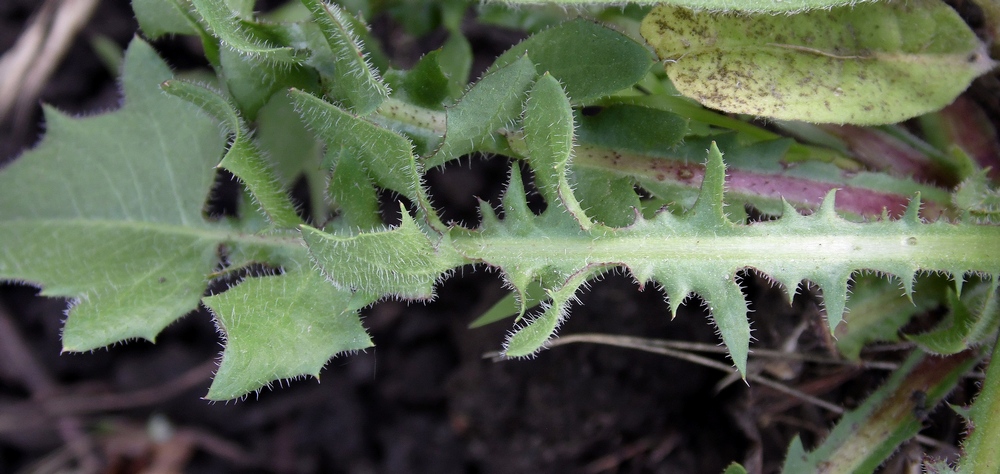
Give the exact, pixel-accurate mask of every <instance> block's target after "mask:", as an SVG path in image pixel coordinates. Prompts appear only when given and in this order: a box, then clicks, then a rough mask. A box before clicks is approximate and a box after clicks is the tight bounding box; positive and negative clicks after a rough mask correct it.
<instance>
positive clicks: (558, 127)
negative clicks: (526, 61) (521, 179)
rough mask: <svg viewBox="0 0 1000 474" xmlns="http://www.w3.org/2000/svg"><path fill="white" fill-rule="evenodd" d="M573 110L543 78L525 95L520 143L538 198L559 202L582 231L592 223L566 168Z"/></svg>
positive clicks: (552, 81) (554, 84)
mask: <svg viewBox="0 0 1000 474" xmlns="http://www.w3.org/2000/svg"><path fill="white" fill-rule="evenodd" d="M573 129H574V125H573V110H572V109H571V108H570V105H569V98H568V97H566V93H565V92H563V89H562V86H560V85H559V81H557V80H556V79H555V78H554V77H552V76H551V75H550V74H547V73H546V74H543V75H542V77H541V78H539V79H538V81H536V82H535V86H534V87H533V88H532V89H531V92H529V94H528V102H527V103H526V104H525V110H524V141H525V146H526V148H527V153H528V162H529V163H530V165H531V168H532V169H533V170H534V171H535V181H536V183H537V185H538V188H539V190H540V191H541V193H542V196H543V197H545V200H546V201H548V202H550V203H555V202H556V201H557V200H558V201H561V203H562V206H564V207H565V208H566V209H567V210H568V211H569V212H570V213H571V214H573V217H574V218H576V220H577V221H578V222H579V223H580V226H581V227H582V228H584V229H589V228H591V227H593V225H594V223H593V222H592V221H591V220H590V218H589V217H587V214H586V213H585V212H584V210H583V208H581V207H580V203H579V202H578V201H577V200H576V196H575V195H574V194H573V187H572V186H571V185H570V183H569V180H568V179H567V178H568V175H567V173H568V167H569V163H570V160H571V159H572V155H573Z"/></svg>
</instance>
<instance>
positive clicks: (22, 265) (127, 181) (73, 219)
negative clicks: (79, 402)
mask: <svg viewBox="0 0 1000 474" xmlns="http://www.w3.org/2000/svg"><path fill="white" fill-rule="evenodd" d="M170 78H171V72H170V69H169V68H168V67H167V65H166V64H164V63H163V61H162V60H161V59H160V58H159V57H157V55H156V53H155V52H154V51H153V49H152V48H151V47H150V46H149V45H148V44H146V43H145V42H143V41H142V40H140V39H135V40H133V41H132V43H131V44H130V46H129V48H128V51H127V52H126V57H125V65H124V73H123V79H122V81H123V88H124V92H125V105H124V106H123V107H122V108H121V109H120V110H118V111H116V112H113V113H109V114H106V115H101V116H96V117H88V118H79V119H73V118H70V117H67V116H65V115H62V114H60V113H59V112H56V111H55V110H53V109H49V108H47V109H46V119H47V123H48V125H47V127H48V133H47V134H46V136H45V138H44V139H43V140H42V142H41V144H40V145H39V146H38V147H36V148H35V149H34V150H32V151H29V152H27V153H25V154H24V155H23V156H22V157H21V158H20V159H18V160H17V161H15V162H14V163H12V164H10V165H9V166H8V167H6V168H5V169H3V171H2V172H0V202H3V206H0V241H2V242H4V245H3V251H2V252H0V279H2V280H18V281H27V282H31V283H33V284H37V285H41V286H42V287H43V288H44V290H43V294H45V295H49V296H64V297H69V298H74V299H75V302H74V304H73V305H72V306H71V308H70V310H69V312H68V318H67V320H66V326H65V329H64V331H63V346H64V348H65V350H69V351H85V350H91V349H95V348H99V347H103V346H106V345H109V344H112V343H115V342H117V341H121V340H126V339H132V338H137V337H141V338H145V339H149V340H153V339H155V337H156V335H157V334H158V333H159V332H160V330H162V329H163V328H164V327H165V326H167V325H168V324H170V323H172V322H173V321H174V320H176V319H177V318H179V317H181V316H183V315H185V314H187V313H188V312H190V311H192V310H194V309H195V308H197V306H198V301H199V300H200V298H201V295H202V293H203V292H204V291H205V289H206V287H207V281H206V275H207V274H209V273H210V272H211V271H212V269H213V268H214V267H215V265H216V264H217V262H218V255H217V253H216V251H217V248H218V246H219V245H220V243H222V242H223V241H224V240H225V239H226V238H227V234H226V233H225V231H224V229H223V228H221V227H219V226H217V225H214V224H211V223H209V222H207V221H205V219H204V218H203V217H202V207H203V204H204V199H205V196H206V195H207V194H208V191H209V189H210V187H211V185H212V181H213V178H214V175H215V171H214V165H215V163H216V162H217V161H218V157H219V156H221V154H222V151H223V145H224V142H223V139H222V137H221V136H220V135H219V133H218V129H217V127H216V125H215V124H214V123H213V121H212V119H210V118H209V117H207V116H205V115H204V114H203V113H201V112H200V111H198V110H197V109H196V108H195V107H193V106H191V105H190V104H187V103H186V102H184V101H183V100H180V99H178V98H175V97H170V96H167V95H164V94H163V93H162V92H161V91H160V90H159V87H157V85H158V84H160V83H161V82H163V81H165V80H168V79H170ZM175 137H185V138H184V139H183V140H177V139H176V138H175Z"/></svg>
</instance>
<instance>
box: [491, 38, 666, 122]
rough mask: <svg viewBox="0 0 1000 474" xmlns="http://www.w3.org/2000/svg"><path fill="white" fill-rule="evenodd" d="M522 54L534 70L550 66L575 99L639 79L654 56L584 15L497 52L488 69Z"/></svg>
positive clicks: (604, 92) (540, 71)
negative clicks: (529, 60)
mask: <svg viewBox="0 0 1000 474" xmlns="http://www.w3.org/2000/svg"><path fill="white" fill-rule="evenodd" d="M525 54H527V55H528V57H529V58H531V61H532V62H534V63H535V68H536V70H537V71H538V74H540V75H541V74H544V73H546V72H548V73H549V74H552V76H553V77H555V78H556V79H558V80H559V82H560V83H562V84H563V86H564V87H565V88H566V94H567V95H569V97H570V99H572V101H573V103H574V104H581V103H586V102H588V101H591V100H594V99H596V98H599V97H602V96H606V95H610V94H613V93H615V92H618V91H619V90H622V89H624V88H626V87H629V86H631V85H633V84H635V83H636V82H639V80H640V79H642V78H643V76H645V75H646V73H647V72H649V69H650V67H651V66H652V65H653V58H652V57H651V55H650V54H649V51H648V50H647V49H646V48H645V47H644V46H642V45H641V44H639V43H636V42H635V41H634V40H632V39H631V38H629V37H627V36H625V35H623V34H621V33H619V32H617V31H615V30H612V29H610V28H606V27H603V26H601V25H598V24H596V23H593V22H591V21H588V20H583V19H576V20H572V21H569V22H566V23H562V24H560V25H558V26H555V27H553V28H550V29H547V30H545V31H542V32H541V33H538V34H536V35H534V36H532V37H530V38H528V39H526V40H524V41H522V42H521V43H519V44H517V45H516V46H514V47H513V48H511V49H509V50H507V51H506V52H505V53H503V54H502V55H501V56H500V57H499V58H497V60H496V62H495V63H494V64H493V66H491V67H490V71H495V70H497V69H498V68H501V67H504V66H507V65H509V64H511V63H513V62H515V61H517V60H518V58H520V57H522V56H524V55H525Z"/></svg>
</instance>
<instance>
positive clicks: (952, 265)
mask: <svg viewBox="0 0 1000 474" xmlns="http://www.w3.org/2000/svg"><path fill="white" fill-rule="evenodd" d="M705 169H706V172H705V177H704V179H703V182H702V189H701V193H700V194H699V198H698V200H697V201H696V202H695V204H694V205H693V206H691V207H690V208H688V209H687V210H685V211H684V213H683V214H681V215H674V214H671V213H669V212H660V213H659V214H657V215H656V216H654V217H653V218H651V219H645V218H642V217H641V216H637V217H636V220H635V223H633V224H632V225H631V226H628V227H624V228H620V229H616V228H609V227H606V226H603V225H597V224H595V225H594V226H593V227H592V228H591V229H589V230H583V229H582V228H581V226H580V224H579V223H578V222H577V221H576V220H575V219H574V218H573V217H572V215H571V214H570V213H569V212H568V211H567V210H566V209H565V207H563V206H562V204H561V201H557V202H556V203H555V205H553V203H549V206H548V207H547V208H546V210H545V211H544V212H543V213H542V214H541V215H537V216H536V215H534V214H533V213H532V212H531V211H530V210H529V209H528V206H527V203H526V202H525V191H524V187H523V185H522V184H521V183H520V174H519V172H518V171H517V168H514V169H513V170H512V179H511V185H510V186H509V187H508V190H507V193H506V194H505V196H504V202H503V205H504V215H505V217H504V219H503V220H500V219H498V218H497V216H496V214H495V212H494V211H493V210H492V209H491V208H490V207H489V206H483V207H482V214H483V225H482V227H481V228H480V229H479V230H476V231H458V230H452V231H451V232H450V233H449V234H448V236H447V237H449V238H450V240H451V242H452V245H453V246H454V248H455V249H456V250H457V251H458V252H459V253H461V254H462V255H463V256H465V258H466V259H467V260H468V261H469V262H477V263H485V264H487V265H490V266H492V267H494V268H498V269H500V270H501V271H503V273H504V276H505V279H506V281H507V282H508V284H510V285H511V286H512V287H513V288H515V290H517V291H518V292H519V293H521V295H523V294H524V292H525V288H526V287H527V285H528V284H529V283H530V282H531V281H536V280H537V281H540V282H541V283H542V287H543V288H545V289H546V290H548V291H549V292H550V295H551V294H553V292H559V295H560V298H561V300H560V301H557V303H560V304H555V305H552V306H551V307H550V308H548V309H550V311H546V312H543V317H541V318H532V319H531V321H532V323H537V324H533V325H529V326H528V328H531V329H529V332H531V334H530V335H526V336H524V337H523V338H521V339H516V341H517V342H518V346H517V349H518V354H524V353H530V349H532V348H531V347H530V345H531V344H529V343H540V342H544V338H541V337H539V332H544V331H541V330H542V329H545V330H548V331H554V330H555V328H556V327H557V326H558V323H559V321H561V320H562V319H563V317H564V311H565V307H566V303H567V302H569V301H570V299H569V296H568V295H570V294H571V293H572V292H574V291H575V289H576V288H577V287H578V286H579V285H578V284H577V283H575V280H573V279H574V278H576V277H577V276H578V275H580V274H589V275H590V276H592V275H593V274H592V273H591V272H592V271H594V270H595V269H599V270H600V269H604V268H607V267H624V268H627V269H628V270H629V271H630V273H632V274H633V275H634V277H635V279H636V281H638V282H640V283H646V282H650V281H652V282H654V283H656V284H658V285H659V286H661V287H662V288H664V290H665V291H666V293H667V294H668V295H669V297H670V298H671V310H672V312H673V313H674V314H676V310H677V307H678V306H679V305H680V303H681V302H683V301H684V300H685V299H686V298H687V296H688V295H689V294H691V293H695V294H699V295H701V296H702V298H703V299H704V300H705V301H706V303H707V306H708V308H709V310H710V311H711V314H712V318H713V320H714V321H715V323H716V325H717V326H718V329H719V332H720V334H721V335H722V339H723V341H724V342H725V343H726V345H727V347H728V348H729V350H730V353H731V356H732V358H733V361H734V363H735V364H736V366H737V368H738V369H739V370H741V371H742V370H744V368H745V364H746V356H747V352H748V345H749V339H750V328H749V324H748V322H747V319H746V312H747V306H746V301H745V298H744V296H743V294H742V292H741V291H740V286H739V284H738V282H737V278H736V275H737V273H738V272H739V271H742V270H744V269H748V268H750V269H754V270H757V271H759V272H761V273H763V274H765V275H768V276H770V277H771V278H772V279H773V280H774V281H776V282H778V283H781V284H782V286H784V287H785V288H786V289H787V290H788V293H789V296H791V295H792V294H793V292H794V289H795V288H797V287H798V285H799V283H800V282H802V281H803V280H808V281H811V282H813V283H815V284H816V285H817V286H819V287H820V288H821V289H822V291H823V298H824V305H825V307H826V310H827V320H828V323H829V325H830V328H831V330H833V329H834V328H836V327H837V325H838V324H839V323H840V322H841V320H842V317H843V313H844V307H845V304H846V300H847V289H848V281H849V280H850V278H851V275H852V274H853V273H855V272H857V271H863V270H871V271H874V272H879V273H882V274H891V275H896V276H898V277H899V278H900V280H901V281H902V285H903V290H904V292H905V293H906V294H907V295H912V290H913V278H914V274H915V273H917V272H918V271H921V272H922V271H931V272H947V273H950V274H952V275H954V277H955V278H957V279H960V278H961V277H962V276H963V275H964V274H965V273H966V272H968V271H980V272H994V271H996V270H995V269H996V268H1000V253H997V252H996V251H995V248H996V242H997V241H998V240H1000V228H997V227H994V226H982V225H972V224H967V223H958V224H954V223H949V222H946V221H943V220H941V221H937V222H934V223H929V224H928V223H923V222H922V220H921V219H920V218H919V217H918V216H917V210H918V209H919V207H920V203H919V200H916V199H915V200H914V201H913V202H912V203H911V204H910V206H909V208H908V211H907V212H906V214H905V215H904V216H903V217H901V218H900V219H897V220H880V221H875V222H868V223H855V222H850V221H847V220H845V219H843V218H841V217H839V216H838V215H837V214H836V213H835V212H834V198H833V193H831V194H830V195H828V196H827V199H826V200H825V201H824V203H823V205H822V206H820V209H819V210H817V211H816V212H815V213H813V214H812V215H810V216H803V215H800V214H799V213H798V212H796V211H795V210H794V209H793V208H791V206H790V205H788V204H785V209H784V211H785V212H783V217H782V218H781V219H778V220H776V221H768V222H762V223H755V224H752V225H741V224H736V223H733V222H731V221H730V220H729V219H728V218H727V217H726V215H725V212H724V206H723V200H722V189H723V184H724V176H725V168H724V165H723V163H722V158H721V154H720V153H719V151H718V149H717V148H715V147H713V148H712V150H711V152H710V153H709V160H708V163H707V164H706V167H705ZM526 242H530V244H526ZM571 283H572V284H571ZM521 299H522V300H524V298H523V297H522V298H521ZM549 334H550V335H551V334H552V333H551V332H549ZM522 343H523V344H522ZM534 349H538V346H536V347H534Z"/></svg>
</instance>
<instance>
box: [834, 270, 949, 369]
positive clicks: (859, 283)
mask: <svg viewBox="0 0 1000 474" xmlns="http://www.w3.org/2000/svg"><path fill="white" fill-rule="evenodd" d="M949 285H950V282H949V281H948V279H947V277H945V276H943V275H926V276H922V277H920V278H918V279H917V282H916V283H915V284H914V286H913V298H912V299H910V298H907V297H906V296H904V295H900V294H899V291H898V290H899V283H898V282H896V281H892V280H887V279H885V278H882V277H880V276H878V275H855V277H854V281H853V284H852V290H851V299H850V301H848V305H847V307H848V311H847V313H846V314H845V315H844V321H845V322H846V323H847V324H845V325H841V326H840V327H839V328H837V349H838V350H839V351H840V353H841V354H842V355H843V356H844V357H845V358H847V359H850V360H855V361H856V360H858V359H859V358H860V355H861V349H862V348H863V347H864V346H865V345H867V344H869V343H871V342H875V341H887V342H896V341H899V339H900V329H901V328H902V327H903V326H905V325H906V324H907V323H908V322H909V321H910V319H911V318H912V317H914V316H916V315H919V314H921V313H923V312H925V311H929V310H932V309H934V308H936V307H937V306H938V305H939V304H940V301H941V300H942V299H944V296H945V294H946V288H948V287H949ZM963 349H965V348H963ZM955 352H959V351H955Z"/></svg>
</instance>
